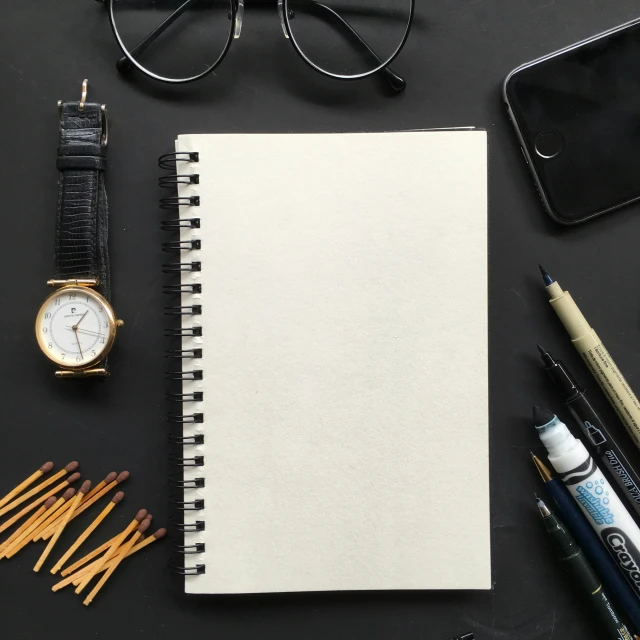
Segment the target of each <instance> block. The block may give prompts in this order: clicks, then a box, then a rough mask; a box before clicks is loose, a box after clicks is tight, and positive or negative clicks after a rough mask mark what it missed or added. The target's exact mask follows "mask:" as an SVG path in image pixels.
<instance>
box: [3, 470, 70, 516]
mask: <svg viewBox="0 0 640 640" xmlns="http://www.w3.org/2000/svg"><path fill="white" fill-rule="evenodd" d="M78 466H79V465H78V463H77V462H70V463H69V464H68V465H67V466H66V467H65V468H64V469H62V470H61V471H58V473H56V474H55V475H54V476H51V478H49V479H48V480H45V481H44V482H41V483H40V484H39V485H37V486H36V487H34V488H33V489H31V491H27V493H25V494H23V495H21V496H20V497H19V498H16V499H15V500H14V501H13V502H10V503H9V504H7V505H5V506H4V507H2V509H0V516H3V515H4V514H5V513H9V511H13V510H14V509H15V508H16V507H17V506H19V505H21V504H22V503H23V502H26V501H27V500H28V499H29V498H31V497H33V496H35V495H36V494H37V493H40V492H41V491H42V490H43V489H45V488H46V487H48V486H49V485H51V484H53V483H54V482H57V481H58V480H60V478H63V477H64V476H66V475H67V474H68V473H73V472H74V471H75V470H76V469H77V468H78Z"/></svg>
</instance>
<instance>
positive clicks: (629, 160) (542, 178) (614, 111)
mask: <svg viewBox="0 0 640 640" xmlns="http://www.w3.org/2000/svg"><path fill="white" fill-rule="evenodd" d="M505 92H506V98H507V101H508V103H509V105H510V107H511V110H512V113H513V117H514V119H515V121H516V125H517V128H518V129H519V130H520V135H521V137H522V139H523V142H524V145H525V146H526V148H527V152H528V155H529V159H530V162H531V163H532V164H533V169H534V170H535V173H536V175H537V178H538V181H539V183H540V186H541V188H542V191H543V193H544V196H545V197H546V200H547V204H548V206H549V208H550V209H551V210H552V213H553V214H554V215H555V216H556V217H558V218H559V219H561V220H562V221H565V222H569V223H570V222H579V221H580V220H584V219H586V218H589V217H592V216H595V215H598V214H599V213H603V212H604V211H607V210H610V209H613V208H616V207H619V206H622V205H623V204H626V203H628V202H631V201H633V200H636V199H638V198H640V24H639V23H634V24H632V25H628V26H625V27H624V28H622V29H621V30H619V31H616V32H613V33H609V34H606V35H604V36H601V37H598V38H597V39H594V40H591V41H589V42H586V43H583V44H580V45H577V46H576V47H575V48H572V49H569V50H566V51H563V52H560V53H558V54H555V55H552V56H550V57H548V58H545V59H543V60H540V61H537V62H534V63H532V64H530V65H527V66H525V67H522V68H520V69H517V70H516V71H515V72H514V73H513V74H512V75H511V76H510V77H509V79H508V80H507V82H506V85H505Z"/></svg>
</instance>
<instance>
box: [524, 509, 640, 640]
mask: <svg viewBox="0 0 640 640" xmlns="http://www.w3.org/2000/svg"><path fill="white" fill-rule="evenodd" d="M537 503H538V509H539V511H540V515H541V516H542V522H543V523H544V527H545V529H546V531H547V535H548V536H549V538H550V539H551V541H552V542H553V545H554V546H555V548H556V552H557V554H558V559H559V560H560V562H562V564H563V565H564V566H565V568H566V569H567V571H568V572H569V573H570V574H571V576H572V578H573V580H574V585H575V588H576V589H578V590H580V591H581V592H582V593H583V594H584V595H585V596H586V597H587V598H588V601H587V602H588V605H589V608H590V609H591V610H592V611H593V614H594V616H595V617H597V619H598V622H599V623H600V629H601V632H602V634H603V635H602V636H599V637H601V638H602V640H633V636H632V635H631V632H630V631H629V629H627V626H626V625H625V623H624V622H623V621H622V620H621V618H620V616H619V615H618V614H617V612H616V611H615V609H614V608H613V605H612V604H611V602H610V600H609V598H608V596H607V594H606V593H605V592H604V590H603V588H602V584H601V583H600V580H599V579H598V576H597V575H596V574H595V573H594V571H593V569H592V568H591V565H590V564H589V563H588V561H587V559H586V558H585V557H584V554H583V553H582V549H580V547H579V546H578V545H577V544H576V542H575V540H574V539H573V538H572V537H571V534H570V533H569V532H568V531H567V529H566V527H565V526H564V524H563V523H562V522H560V520H558V518H556V516H555V515H554V514H553V513H552V512H551V510H550V509H549V507H547V505H546V504H545V503H544V502H543V501H542V500H540V499H538V500H537Z"/></svg>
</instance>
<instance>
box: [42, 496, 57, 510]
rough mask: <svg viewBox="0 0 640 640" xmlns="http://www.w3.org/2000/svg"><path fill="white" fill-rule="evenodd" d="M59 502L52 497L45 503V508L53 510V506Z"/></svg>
mask: <svg viewBox="0 0 640 640" xmlns="http://www.w3.org/2000/svg"><path fill="white" fill-rule="evenodd" d="M56 502H57V499H56V497H55V496H51V497H50V498H49V499H48V500H47V501H46V502H45V503H44V507H45V509H51V507H53V505H54V504H55V503H56Z"/></svg>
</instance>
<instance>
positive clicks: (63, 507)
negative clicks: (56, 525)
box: [31, 489, 76, 542]
mask: <svg viewBox="0 0 640 640" xmlns="http://www.w3.org/2000/svg"><path fill="white" fill-rule="evenodd" d="M75 493H76V490H75V489H67V490H66V491H65V492H64V493H63V494H62V498H61V499H60V500H61V502H60V504H56V505H55V510H51V512H49V513H48V514H47V515H46V517H45V518H43V519H42V520H41V521H40V523H39V524H38V526H37V528H36V529H35V530H34V531H32V533H31V535H32V536H33V537H32V538H31V542H36V541H37V540H39V539H40V534H41V533H42V531H44V530H45V529H46V528H47V527H48V526H49V525H50V524H51V523H52V522H55V521H56V520H57V519H58V517H59V516H60V514H61V513H65V512H66V511H67V509H68V508H69V505H70V504H71V498H73V496H74V495H75Z"/></svg>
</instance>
